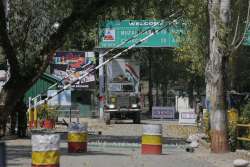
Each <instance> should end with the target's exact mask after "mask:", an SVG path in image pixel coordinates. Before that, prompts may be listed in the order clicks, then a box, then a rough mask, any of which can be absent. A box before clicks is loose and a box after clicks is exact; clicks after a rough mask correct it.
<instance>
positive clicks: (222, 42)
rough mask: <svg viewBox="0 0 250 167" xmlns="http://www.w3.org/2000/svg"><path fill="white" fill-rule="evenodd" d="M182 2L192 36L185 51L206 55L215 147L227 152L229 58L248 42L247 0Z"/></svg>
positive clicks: (214, 149)
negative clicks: (246, 37)
mask: <svg viewBox="0 0 250 167" xmlns="http://www.w3.org/2000/svg"><path fill="white" fill-rule="evenodd" d="M179 2H180V5H181V7H182V9H183V10H184V11H185V12H184V18H185V19H186V20H185V21H187V23H188V27H187V28H188V30H187V31H188V32H187V33H186V34H187V36H190V38H187V39H188V40H189V41H188V42H190V43H191V44H187V45H186V44H185V45H184V46H188V47H187V48H186V50H185V49H184V53H188V54H189V56H191V55H194V53H196V55H194V57H195V56H196V57H197V55H201V56H198V57H200V58H203V59H204V60H205V63H204V64H206V66H205V77H206V98H207V101H208V102H209V103H208V104H209V106H208V109H209V110H210V113H211V114H210V123H211V136H212V138H211V142H212V144H211V150H212V152H226V151H228V142H227V133H226V132H227V125H226V122H227V121H226V120H227V118H226V109H227V108H226V106H227V104H226V98H225V97H226V90H227V88H228V80H227V79H228V77H227V73H228V70H229V66H228V60H229V58H230V57H232V56H234V60H233V62H234V61H235V60H236V59H237V54H238V51H239V50H240V49H239V47H240V46H241V44H242V43H243V41H244V38H243V37H244V36H245V34H246V30H247V27H248V22H249V9H248V8H249V7H248V6H247V5H246V4H247V0H243V1H242V0H236V1H232V0H207V1H199V0H192V1H191V2H190V1H188V2H185V1H184V0H180V1H179ZM194 16H195V17H194ZM197 16H198V17H197ZM245 22H246V24H245ZM189 25H190V26H189ZM235 25H236V27H235ZM197 30H198V31H197ZM204 37H205V38H204ZM190 45H191V46H192V45H196V46H197V47H196V48H194V47H190ZM190 48H192V49H190ZM197 48H200V49H198V50H197ZM181 49H183V48H181ZM196 50H197V51H198V52H197V51H196ZM186 57H187V56H184V58H186ZM191 57H192V58H193V56H191ZM196 59H198V60H199V58H196ZM231 60H232V59H231ZM203 67H204V66H203Z"/></svg>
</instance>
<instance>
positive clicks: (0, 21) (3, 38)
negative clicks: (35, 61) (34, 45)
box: [0, 1, 20, 77]
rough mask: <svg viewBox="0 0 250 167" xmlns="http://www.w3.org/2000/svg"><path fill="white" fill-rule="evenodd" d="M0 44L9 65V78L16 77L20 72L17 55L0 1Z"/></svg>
mask: <svg viewBox="0 0 250 167" xmlns="http://www.w3.org/2000/svg"><path fill="white" fill-rule="evenodd" d="M0 43H1V45H2V47H3V49H4V52H5V55H6V58H7V59H8V63H9V65H10V74H11V77H12V76H18V75H19V72H20V71H19V66H18V61H17V57H16V55H17V54H16V50H15V48H14V47H13V46H12V44H11V41H10V38H9V36H8V31H7V19H6V17H5V9H4V4H3V1H0Z"/></svg>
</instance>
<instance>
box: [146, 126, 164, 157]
mask: <svg viewBox="0 0 250 167" xmlns="http://www.w3.org/2000/svg"><path fill="white" fill-rule="evenodd" d="M141 153H142V154H161V153H162V126H161V125H158V124H151V125H150V124H146V125H143V135H142V140H141Z"/></svg>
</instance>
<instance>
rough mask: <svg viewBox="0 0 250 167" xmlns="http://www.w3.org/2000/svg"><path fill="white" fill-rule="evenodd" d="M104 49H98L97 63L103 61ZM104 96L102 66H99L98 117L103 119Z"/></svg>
mask: <svg viewBox="0 0 250 167" xmlns="http://www.w3.org/2000/svg"><path fill="white" fill-rule="evenodd" d="M103 53H104V50H100V51H99V64H101V63H103V61H104V58H103ZM104 98H105V80H104V66H101V67H100V68H99V118H100V119H103V114H104V113H103V112H104V111H103V110H104Z"/></svg>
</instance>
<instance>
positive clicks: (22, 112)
mask: <svg viewBox="0 0 250 167" xmlns="http://www.w3.org/2000/svg"><path fill="white" fill-rule="evenodd" d="M15 109H16V111H17V113H18V127H17V135H18V137H25V136H26V130H27V116H26V111H27V106H26V105H25V104H24V102H23V98H21V100H20V101H19V102H18V103H17V105H16V107H15Z"/></svg>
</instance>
